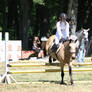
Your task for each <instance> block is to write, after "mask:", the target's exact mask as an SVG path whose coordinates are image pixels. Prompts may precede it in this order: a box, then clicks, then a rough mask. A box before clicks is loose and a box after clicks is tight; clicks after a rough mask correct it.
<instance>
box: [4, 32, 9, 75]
mask: <svg viewBox="0 0 92 92" xmlns="http://www.w3.org/2000/svg"><path fill="white" fill-rule="evenodd" d="M8 40H9V33H8V32H6V33H5V62H6V65H5V72H6V74H7V72H8V67H7V65H8Z"/></svg>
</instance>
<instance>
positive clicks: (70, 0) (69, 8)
mask: <svg viewBox="0 0 92 92" xmlns="http://www.w3.org/2000/svg"><path fill="white" fill-rule="evenodd" d="M72 5H73V0H69V3H68V10H67V15H68V17H69V18H70V17H71V13H72Z"/></svg>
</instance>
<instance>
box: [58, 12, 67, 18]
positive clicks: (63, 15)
mask: <svg viewBox="0 0 92 92" xmlns="http://www.w3.org/2000/svg"><path fill="white" fill-rule="evenodd" d="M59 18H60V19H62V18H65V19H67V15H66V14H65V13H61V14H60V17H59Z"/></svg>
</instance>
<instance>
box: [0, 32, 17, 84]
mask: <svg viewBox="0 0 92 92" xmlns="http://www.w3.org/2000/svg"><path fill="white" fill-rule="evenodd" d="M8 40H9V33H8V32H6V33H5V74H4V75H3V76H2V78H1V80H0V81H1V82H6V83H7V84H11V80H13V81H14V82H16V80H15V79H14V78H13V77H12V76H11V75H10V74H8V71H9V69H8V66H7V65H8V64H9V61H8Z"/></svg>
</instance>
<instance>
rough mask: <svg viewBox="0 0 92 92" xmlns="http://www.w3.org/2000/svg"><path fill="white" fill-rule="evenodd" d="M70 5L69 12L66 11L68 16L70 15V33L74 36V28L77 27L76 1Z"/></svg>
mask: <svg viewBox="0 0 92 92" xmlns="http://www.w3.org/2000/svg"><path fill="white" fill-rule="evenodd" d="M70 3H72V4H70V5H72V8H71V6H70V5H69V7H70V8H71V12H70V10H68V12H69V16H70V15H71V25H72V33H73V34H75V31H76V27H77V10H78V0H73V1H72V0H71V2H70Z"/></svg>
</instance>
